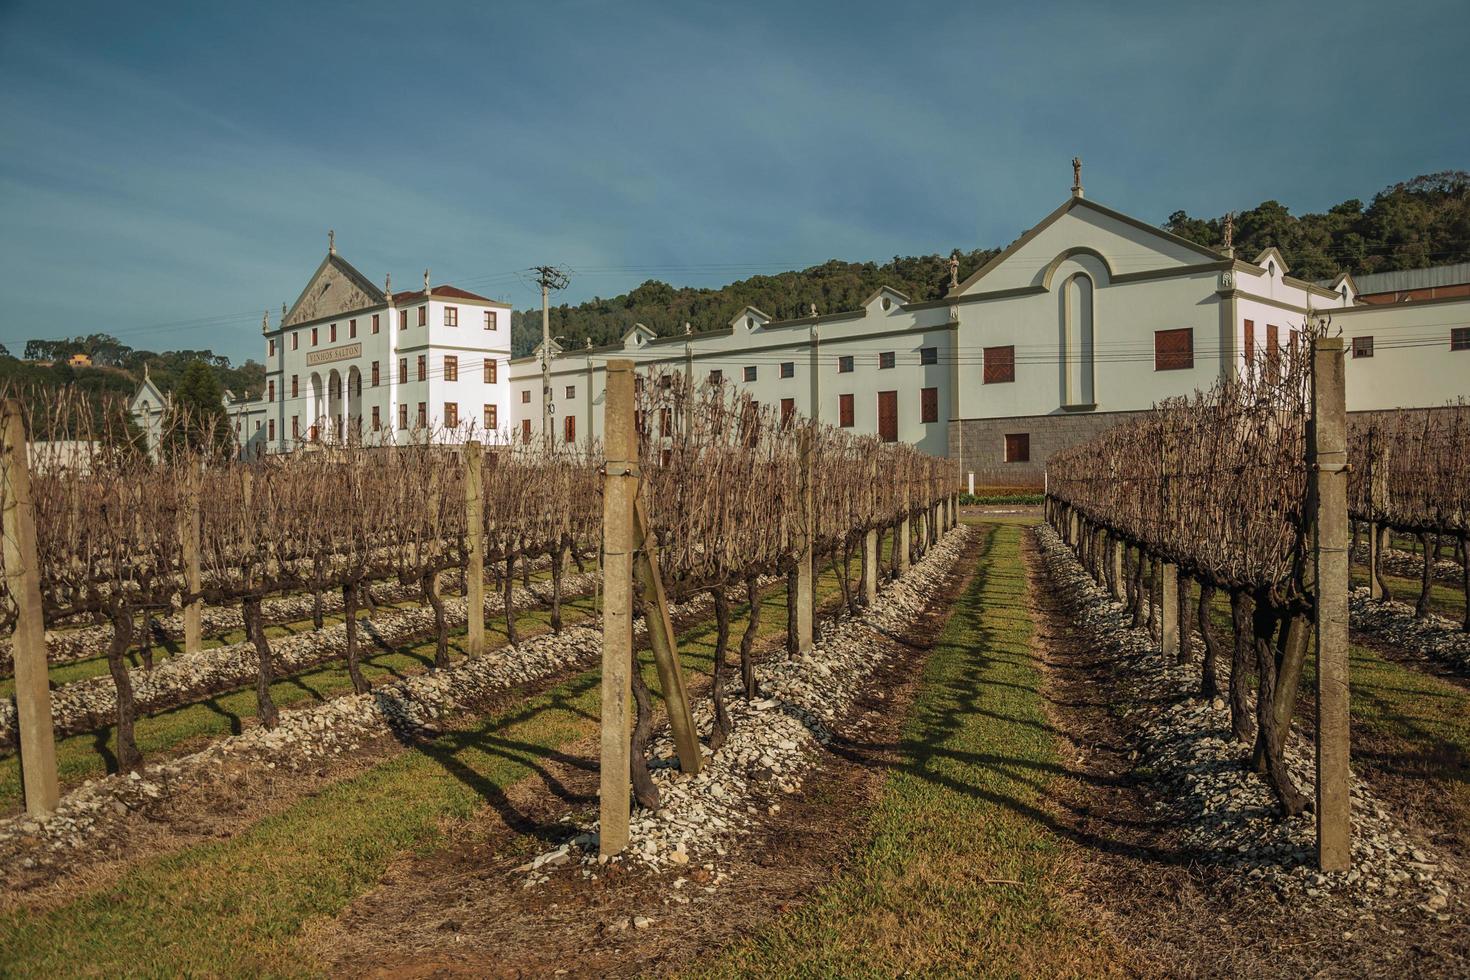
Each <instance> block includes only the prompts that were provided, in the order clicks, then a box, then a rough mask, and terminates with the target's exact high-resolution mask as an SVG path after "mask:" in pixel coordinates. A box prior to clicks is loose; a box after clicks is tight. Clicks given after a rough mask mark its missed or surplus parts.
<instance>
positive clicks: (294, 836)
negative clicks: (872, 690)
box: [0, 573, 836, 977]
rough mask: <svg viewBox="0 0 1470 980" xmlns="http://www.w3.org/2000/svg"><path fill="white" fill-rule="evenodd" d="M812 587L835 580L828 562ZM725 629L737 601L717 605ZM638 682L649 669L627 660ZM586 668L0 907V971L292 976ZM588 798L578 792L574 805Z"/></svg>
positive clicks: (567, 734) (447, 824)
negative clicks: (231, 822)
mask: <svg viewBox="0 0 1470 980" xmlns="http://www.w3.org/2000/svg"><path fill="white" fill-rule="evenodd" d="M818 590H819V595H823V596H826V595H831V594H832V593H834V592H835V591H836V580H835V578H833V577H832V576H831V574H830V573H826V574H823V575H822V576H821V577H820V578H819V580H818ZM762 606H763V612H762V623H763V629H762V635H763V636H772V635H776V634H779V633H782V632H784V630H785V594H784V590H776V591H774V592H773V593H772V594H770V595H768V596H766V597H765V598H764V599H763V600H762ZM732 612H734V613H735V614H736V615H735V618H734V620H733V622H732V630H734V631H735V633H734V635H735V636H737V637H738V635H739V631H740V630H743V628H744V617H745V612H746V611H745V608H744V606H743V605H742V606H740V607H736V608H735V609H733V610H732ZM713 643H714V628H713V626H712V625H709V624H704V625H700V626H697V627H694V628H691V629H689V630H686V631H684V633H682V634H681V635H680V655H681V658H682V660H683V662H684V665H685V668H686V670H694V671H702V672H707V671H708V670H709V667H710V664H711V661H712V657H713ZM642 666H643V671H644V674H645V676H646V677H647V679H648V683H649V685H650V687H651V688H653V689H655V690H657V689H658V678H657V674H656V672H655V671H654V670H653V667H652V663H651V660H650V659H649V658H648V657H647V656H646V655H645V656H644V657H643V658H642ZM598 682H599V674H598V672H597V671H595V670H592V671H586V672H584V673H581V674H579V675H577V676H576V677H574V678H572V679H571V680H568V681H566V682H565V683H562V684H559V685H557V686H555V687H554V688H552V689H551V690H549V691H547V692H546V693H544V694H542V695H539V696H535V697H531V698H528V699H527V700H526V701H525V702H524V703H523V704H521V705H519V706H518V707H517V708H515V709H514V710H512V711H510V712H507V713H505V714H498V715H495V716H493V717H487V718H482V719H476V720H473V721H471V722H468V723H466V724H464V725H463V726H461V727H459V728H457V729H455V730H453V731H451V732H448V733H446V734H445V735H443V736H441V737H440V738H438V739H436V740H435V741H434V742H432V743H431V744H429V745H427V746H425V747H422V748H420V749H416V750H410V751H404V752H401V753H398V754H396V755H395V756H393V757H392V758H390V759H388V760H387V761H384V762H382V763H380V764H378V765H376V766H374V767H373V768H372V769H370V770H369V771H367V772H366V773H364V774H362V775H359V776H356V777H353V778H351V779H347V780H344V781H342V782H340V783H336V784H334V785H332V786H331V787H329V788H328V789H326V790H325V791H323V792H322V793H321V794H320V795H318V796H315V797H313V798H310V799H306V800H302V801H301V802H299V803H297V804H295V805H293V806H291V807H289V808H288V809H286V810H284V811H282V812H280V813H278V814H275V815H273V816H270V817H267V818H265V819H263V820H260V821H258V822H256V823H255V824H253V825H250V826H248V827H245V828H242V829H241V830H240V831H239V832H238V833H237V834H236V835H235V836H233V837H231V838H230V839H228V840H224V841H220V842H215V843H210V844H204V845H199V846H194V847H190V848H188V849H185V850H183V851H180V852H178V853H176V854H173V855H169V856H166V857H161V858H155V859H150V860H146V861H143V862H140V863H139V865H138V866H137V867H136V868H134V869H133V870H132V871H131V872H130V873H129V874H127V875H126V876H125V877H123V878H122V879H120V880H119V881H118V882H116V883H115V884H113V885H110V886H107V887H105V888H100V889H97V890H94V891H90V892H88V893H85V894H83V895H81V896H80V897H78V898H76V899H74V900H72V901H69V902H66V903H64V904H60V905H58V906H55V907H50V908H41V909H21V910H16V911H12V912H10V913H8V914H6V915H4V916H0V975H3V976H47V977H50V976H71V975H77V974H87V975H118V974H144V975H150V976H153V975H157V976H164V975H167V976H177V975H201V974H209V975H230V976H243V975H257V974H266V975H292V974H301V973H309V972H312V965H311V964H310V963H309V962H308V961H307V960H305V959H304V958H303V951H302V950H301V949H300V948H298V939H299V938H300V935H301V930H302V928H303V926H304V925H306V924H307V923H308V922H309V921H310V920H311V919H313V918H315V917H322V916H326V917H330V916H334V915H336V914H337V913H339V912H340V911H342V910H343V909H344V908H345V907H346V906H347V905H348V903H350V902H351V901H352V900H353V899H354V898H355V897H356V896H358V895H361V894H362V893H363V892H365V891H366V890H368V889H369V888H371V887H373V886H374V885H375V884H376V883H377V881H378V880H379V879H380V878H381V876H382V874H383V872H384V870H385V869H386V868H387V866H388V863H389V861H391V860H392V859H393V858H394V857H396V856H398V855H401V854H405V853H426V852H429V851H432V850H433V849H436V848H439V847H442V846H444V845H446V844H449V843H452V842H453V841H454V839H455V837H456V823H457V822H461V821H465V820H469V819H471V818H473V817H474V816H475V815H476V813H477V812H479V811H480V810H481V809H482V808H483V807H486V806H491V807H495V806H500V805H503V800H504V795H505V792H506V790H507V789H508V788H509V787H510V786H511V785H513V784H514V783H516V782H518V781H519V780H521V779H523V778H525V777H526V776H528V775H530V774H531V773H532V772H533V771H535V770H536V769H538V768H539V767H540V766H541V765H542V764H543V763H544V762H546V761H548V760H550V759H552V758H554V757H557V756H558V755H559V754H560V753H561V752H562V750H563V749H564V748H565V747H567V746H569V745H570V744H571V743H574V742H577V741H578V740H580V739H583V738H586V737H588V736H590V735H592V734H594V733H595V732H596V730H597V711H598ZM589 802H590V801H589Z"/></svg>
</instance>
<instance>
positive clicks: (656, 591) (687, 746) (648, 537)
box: [633, 500, 704, 775]
mask: <svg viewBox="0 0 1470 980" xmlns="http://www.w3.org/2000/svg"><path fill="white" fill-rule="evenodd" d="M633 522H634V528H633V533H634V536H635V538H636V539H637V540H639V541H641V542H642V545H643V547H642V549H641V550H640V551H639V552H638V554H637V556H636V557H635V558H634V559H633V572H634V574H635V575H637V576H638V584H639V585H640V586H641V587H642V589H643V622H644V624H645V625H646V626H647V627H648V645H649V646H650V647H652V648H653V661H654V663H655V664H656V665H657V666H658V682H659V685H660V686H661V687H662V688H663V692H664V706H665V707H666V708H667V709H668V713H669V731H670V732H671V733H672V734H673V736H674V749H675V751H676V752H678V754H679V768H680V769H681V770H683V771H684V772H687V773H690V774H691V775H692V774H694V773H696V772H699V770H700V768H701V767H702V766H703V765H704V756H703V754H702V753H701V752H700V748H699V731H698V729H696V728H695V727H694V713H693V712H692V711H691V710H690V708H689V692H688V691H687V690H685V688H684V672H683V671H682V670H680V669H679V647H678V644H677V642H676V641H675V639H674V622H673V620H672V619H670V618H669V601H668V597H667V596H666V595H665V594H664V582H663V576H662V575H660V574H659V570H658V541H657V539H656V538H655V537H654V535H653V527H652V526H651V525H650V524H649V523H648V515H647V513H646V512H645V511H644V509H643V501H641V500H636V501H635V503H634V505H633Z"/></svg>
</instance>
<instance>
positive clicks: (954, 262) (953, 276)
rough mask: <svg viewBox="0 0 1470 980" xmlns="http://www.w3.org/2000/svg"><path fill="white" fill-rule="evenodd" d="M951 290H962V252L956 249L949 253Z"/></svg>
mask: <svg viewBox="0 0 1470 980" xmlns="http://www.w3.org/2000/svg"><path fill="white" fill-rule="evenodd" d="M949 288H950V289H951V290H955V289H959V288H960V250H959V249H955V250H954V251H953V252H951V253H949Z"/></svg>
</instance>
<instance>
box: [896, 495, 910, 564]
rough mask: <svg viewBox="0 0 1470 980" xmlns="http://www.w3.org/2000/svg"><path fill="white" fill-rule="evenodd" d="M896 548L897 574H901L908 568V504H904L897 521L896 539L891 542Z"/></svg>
mask: <svg viewBox="0 0 1470 980" xmlns="http://www.w3.org/2000/svg"><path fill="white" fill-rule="evenodd" d="M893 546H894V547H895V548H897V549H898V574H900V575H902V574H904V573H905V572H907V571H908V570H909V515H908V505H907V504H905V505H904V515H903V517H902V518H901V519H900V520H899V522H898V539H897V540H896V541H894V542H893Z"/></svg>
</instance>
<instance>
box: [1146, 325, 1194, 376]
mask: <svg viewBox="0 0 1470 980" xmlns="http://www.w3.org/2000/svg"><path fill="white" fill-rule="evenodd" d="M1192 367H1194V331H1193V330H1191V329H1190V328H1188V327H1184V328H1182V329H1180V330H1155V331H1154V370H1155V371H1183V370H1186V369H1188V368H1192Z"/></svg>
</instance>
